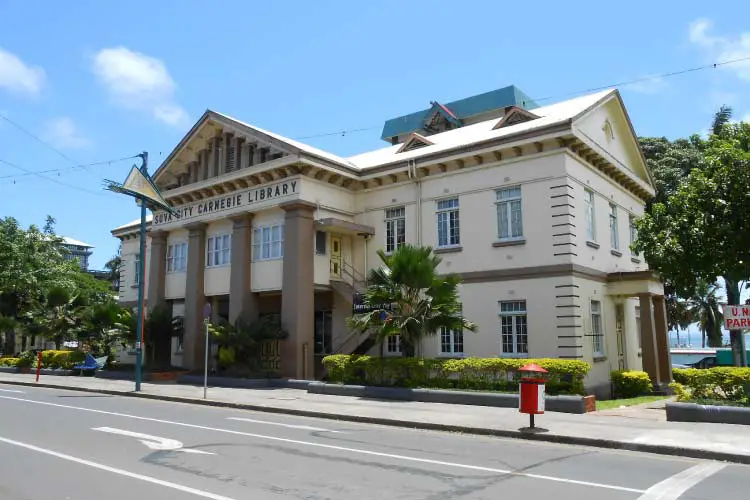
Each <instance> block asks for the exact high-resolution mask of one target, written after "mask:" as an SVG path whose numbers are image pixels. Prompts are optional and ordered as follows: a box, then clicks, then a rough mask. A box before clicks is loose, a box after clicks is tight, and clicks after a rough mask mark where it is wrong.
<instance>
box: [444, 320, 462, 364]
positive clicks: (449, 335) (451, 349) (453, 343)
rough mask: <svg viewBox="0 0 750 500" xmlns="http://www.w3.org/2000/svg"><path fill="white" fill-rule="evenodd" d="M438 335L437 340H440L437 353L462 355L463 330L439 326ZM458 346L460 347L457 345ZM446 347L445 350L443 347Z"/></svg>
mask: <svg viewBox="0 0 750 500" xmlns="http://www.w3.org/2000/svg"><path fill="white" fill-rule="evenodd" d="M439 333H440V335H439V336H438V341H439V342H440V346H439V351H438V352H439V353H440V355H441V356H455V357H459V356H460V357H463V356H464V350H465V346H464V331H463V330H457V329H453V328H446V327H444V326H441V327H440V332H439ZM459 346H460V349H458V348H457V347H459ZM446 347H447V348H448V350H446V349H445V348H446Z"/></svg>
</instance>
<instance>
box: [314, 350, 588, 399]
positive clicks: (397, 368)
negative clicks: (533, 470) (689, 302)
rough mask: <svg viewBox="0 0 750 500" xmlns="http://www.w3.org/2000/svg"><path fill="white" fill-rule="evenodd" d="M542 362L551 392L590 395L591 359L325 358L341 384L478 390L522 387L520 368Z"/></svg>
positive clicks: (334, 379) (331, 376) (330, 377)
mask: <svg viewBox="0 0 750 500" xmlns="http://www.w3.org/2000/svg"><path fill="white" fill-rule="evenodd" d="M530 363H536V364H538V365H539V366H541V367H542V368H544V369H545V370H547V371H548V372H549V374H548V376H547V383H546V390H547V392H548V393H549V394H580V395H583V394H584V389H583V379H584V377H585V376H586V374H587V373H588V372H589V370H590V368H591V367H590V366H589V365H588V363H586V362H584V361H579V360H568V359H509V358H465V359H419V358H380V357H372V356H356V355H348V354H334V355H332V356H326V357H325V358H323V366H325V368H326V369H327V370H328V380H329V381H331V382H334V383H340V384H356V385H359V384H362V385H374V386H385V387H421V388H430V389H465V390H477V391H502V392H516V391H518V383H519V382H518V381H519V378H520V374H519V372H518V369H519V368H521V367H522V366H525V365H527V364H530Z"/></svg>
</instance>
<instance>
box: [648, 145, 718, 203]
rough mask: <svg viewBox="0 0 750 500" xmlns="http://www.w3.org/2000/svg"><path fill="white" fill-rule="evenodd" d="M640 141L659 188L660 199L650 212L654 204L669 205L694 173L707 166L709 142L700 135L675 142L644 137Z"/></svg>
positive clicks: (657, 197)
mask: <svg viewBox="0 0 750 500" xmlns="http://www.w3.org/2000/svg"><path fill="white" fill-rule="evenodd" d="M638 141H639V142H640V145H641V150H642V151H643V156H644V157H645V158H646V165H647V166H648V168H649V169H650V170H651V174H652V175H653V177H654V184H655V188H656V196H655V197H654V198H653V199H652V200H651V201H650V202H649V204H648V206H647V211H648V207H650V206H651V205H653V204H654V203H659V202H662V203H663V202H665V201H666V200H667V199H668V198H669V197H670V196H672V195H673V194H674V193H675V192H676V191H677V187H678V186H679V185H680V182H682V181H683V180H684V179H685V177H687V175H688V174H689V173H690V172H692V171H693V170H695V169H696V168H703V166H704V165H705V159H704V157H703V149H704V148H705V141H703V140H702V139H701V138H700V137H699V136H698V135H692V136H690V137H689V138H687V139H677V140H675V141H670V140H669V139H667V138H666V137H641V138H639V139H638Z"/></svg>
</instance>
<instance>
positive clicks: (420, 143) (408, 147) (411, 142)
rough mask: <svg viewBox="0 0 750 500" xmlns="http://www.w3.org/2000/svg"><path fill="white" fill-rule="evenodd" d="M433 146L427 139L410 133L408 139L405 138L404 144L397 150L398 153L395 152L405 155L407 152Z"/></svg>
mask: <svg viewBox="0 0 750 500" xmlns="http://www.w3.org/2000/svg"><path fill="white" fill-rule="evenodd" d="M433 144H434V142H432V141H431V140H429V139H427V138H426V137H424V136H423V135H420V134H418V133H416V132H412V133H411V134H409V137H407V138H406V140H405V141H404V144H403V145H402V146H401V147H400V148H398V151H396V153H405V152H407V151H412V150H414V149H418V148H423V147H425V146H432V145H433Z"/></svg>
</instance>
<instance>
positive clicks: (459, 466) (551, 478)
mask: <svg viewBox="0 0 750 500" xmlns="http://www.w3.org/2000/svg"><path fill="white" fill-rule="evenodd" d="M0 399H10V400H14V401H22V402H25V403H32V404H39V405H44V406H54V407H57V408H68V409H71V410H79V411H87V412H91V413H99V414H102V415H113V416H116V417H124V418H132V419H136V420H144V421H148V422H158V423H160V424H169V425H177V426H180V427H188V428H190V429H201V430H205V431H213V432H223V433H225V434H233V435H235V436H246V437H251V438H256V439H265V440H267V441H276V442H281V443H290V444H298V445H302V446H310V447H314V448H324V449H328V450H337V451H344V452H349V453H356V454H360V455H370V456H376V457H384V458H392V459H396V460H403V461H407V462H418V463H423V464H431V465H442V466H445V467H452V468H456V469H467V470H475V471H481V472H492V473H495V474H502V475H508V476H516V477H528V478H531V479H543V480H546V481H553V482H557V483H566V484H576V485H580V486H590V487H593V488H602V489H607V490H617V491H627V492H630V493H644V492H645V490H642V489H637V488H628V487H626V486H616V485H612V484H602V483H594V482H590V481H579V480H577V479H566V478H562V477H555V476H545V475H542V474H531V473H528V472H516V471H512V470H505V469H495V468H492V467H482V466H479V465H468V464H459V463H454V462H443V461H441V460H430V459H428V458H419V457H410V456H407V455H395V454H392V453H383V452H379V451H371V450H363V449H359V448H346V447H344V446H335V445H332V444H323V443H313V442H310V441H300V440H298V439H288V438H281V437H277V436H266V435H263V434H253V433H250V432H241V431H233V430H230V429H221V428H218V427H208V426H205V425H196V424H187V423H184V422H175V421H172V420H162V419H159V418H151V417H141V416H138V415H129V414H127V413H117V412H113V411H104V410H94V409H92V408H82V407H80V406H70V405H63V404H59V403H48V402H46V401H35V400H33V399H23V398H15V397H12V396H0Z"/></svg>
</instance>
